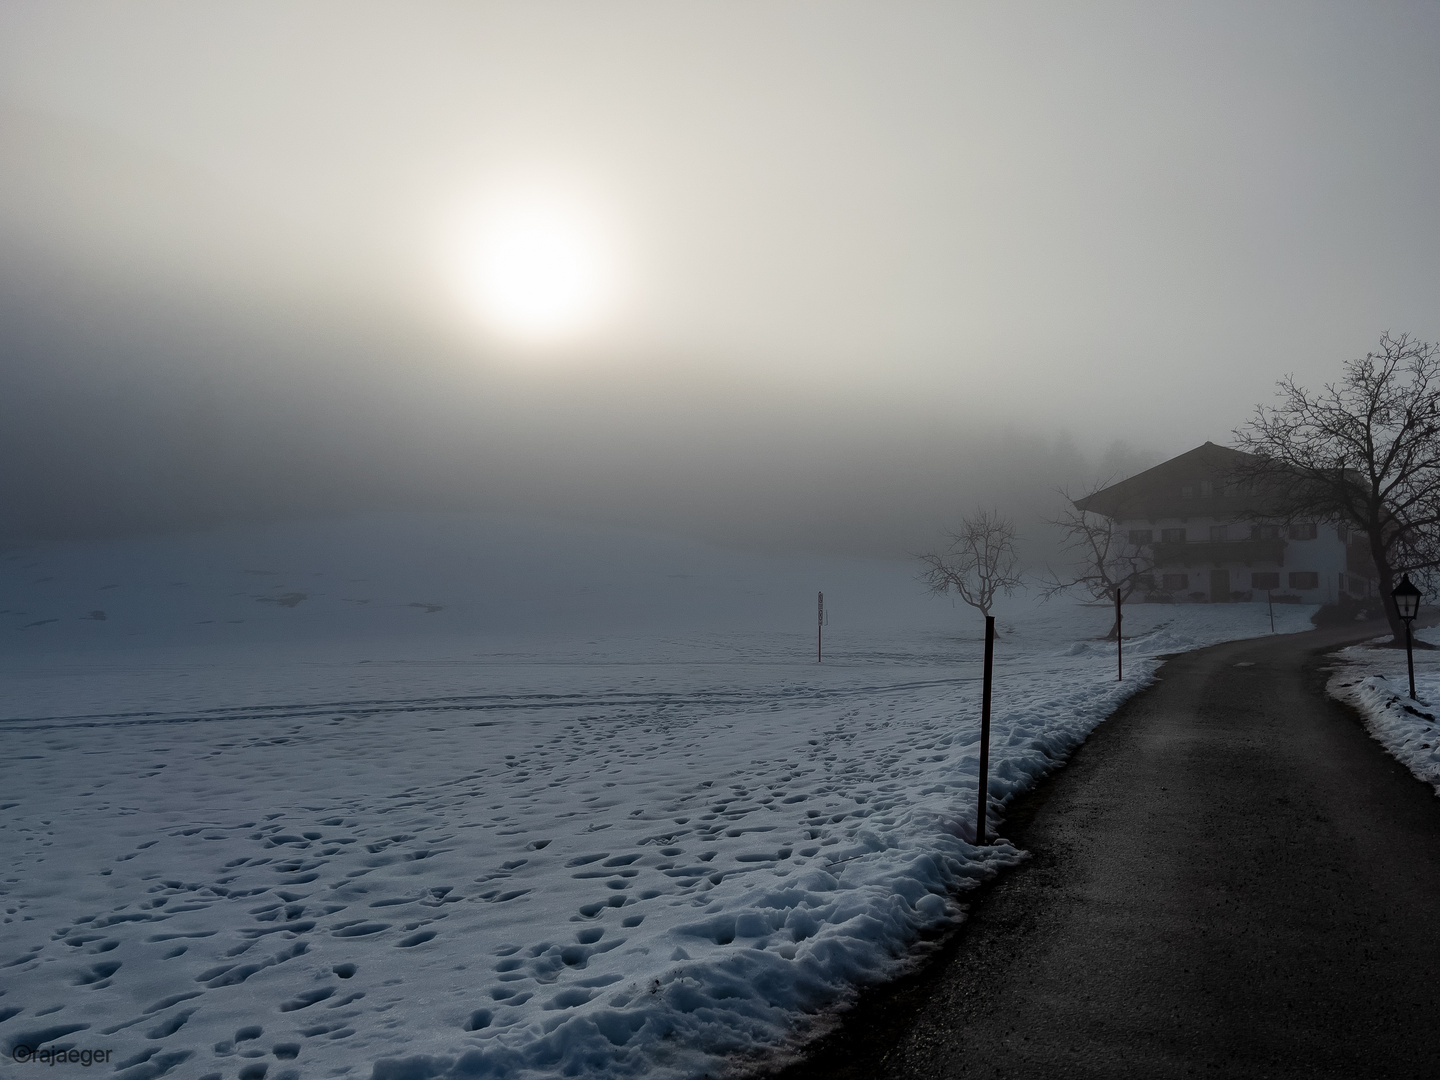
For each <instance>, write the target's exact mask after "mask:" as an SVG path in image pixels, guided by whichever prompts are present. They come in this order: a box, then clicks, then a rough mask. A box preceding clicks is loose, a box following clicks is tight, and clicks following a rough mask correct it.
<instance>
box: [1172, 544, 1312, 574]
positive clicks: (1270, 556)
mask: <svg viewBox="0 0 1440 1080" xmlns="http://www.w3.org/2000/svg"><path fill="white" fill-rule="evenodd" d="M1152 550H1153V551H1154V554H1155V565H1156V566H1157V567H1161V566H1224V565H1226V564H1229V563H1243V564H1244V565H1246V566H1256V565H1260V566H1284V565H1285V541H1284V540H1197V541H1184V540H1170V541H1164V540H1162V541H1160V542H1159V543H1156V544H1154V545H1152Z"/></svg>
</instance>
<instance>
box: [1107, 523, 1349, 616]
mask: <svg viewBox="0 0 1440 1080" xmlns="http://www.w3.org/2000/svg"><path fill="white" fill-rule="evenodd" d="M1218 526H1224V527H1225V528H1226V530H1227V536H1226V539H1227V540H1237V541H1238V540H1248V539H1249V538H1250V525H1249V524H1248V523H1245V524H1237V523H1236V522H1235V521H1233V520H1230V519H1220V518H1204V517H1191V518H1186V519H1183V520H1182V519H1179V518H1169V519H1158V520H1151V519H1138V518H1137V519H1131V520H1126V521H1121V522H1118V527H1119V528H1120V530H1121V532H1122V535H1123V536H1128V535H1129V534H1130V531H1131V530H1134V529H1144V530H1149V531H1150V532H1151V533H1152V534H1153V538H1154V540H1155V541H1159V540H1160V539H1161V537H1162V535H1163V532H1162V530H1165V529H1184V530H1185V539H1186V541H1187V542H1188V543H1209V542H1210V537H1211V533H1210V530H1211V528H1212V527H1218ZM1282 537H1283V532H1282ZM1283 557H1284V564H1283V565H1280V566H1276V565H1275V564H1273V563H1267V564H1263V565H1262V564H1259V563H1254V564H1250V565H1246V564H1245V563H1244V562H1241V561H1234V562H1220V563H1207V564H1203V565H1201V564H1194V565H1191V566H1188V567H1176V568H1173V569H1172V570H1171V572H1183V573H1186V574H1188V575H1189V587H1188V588H1187V589H1186V590H1185V593H1184V594H1183V595H1176V596H1175V600H1176V601H1179V602H1209V600H1210V569H1211V567H1212V566H1214V567H1221V568H1224V569H1226V570H1228V571H1229V574H1230V590H1231V592H1232V593H1233V592H1245V591H1247V590H1251V588H1252V587H1251V584H1250V581H1251V577H1250V575H1251V573H1252V572H1254V571H1267V570H1268V571H1278V572H1279V574H1280V587H1279V588H1278V589H1276V590H1275V593H1276V595H1277V596H1278V595H1282V594H1293V595H1297V596H1299V597H1300V598H1301V601H1302V602H1304V603H1307V604H1334V603H1338V602H1339V600H1340V597H1341V591H1340V590H1341V582H1342V580H1344V581H1345V582H1346V584H1347V586H1348V589H1347V591H1348V592H1349V593H1350V595H1351V596H1359V595H1362V594H1363V595H1368V594H1369V593H1370V592H1371V591H1373V586H1372V585H1371V584H1370V582H1369V581H1368V580H1366V579H1363V578H1360V577H1359V576H1356V578H1355V580H1354V581H1353V582H1352V581H1351V580H1350V577H1351V575H1350V574H1349V572H1348V571H1347V569H1346V566H1347V563H1346V542H1345V541H1343V540H1341V539H1340V533H1339V531H1338V530H1337V528H1336V526H1335V525H1334V524H1319V525H1317V526H1316V529H1315V539H1313V540H1291V539H1285V547H1284V555H1283ZM1166 569H1167V568H1163V567H1159V566H1157V567H1156V568H1155V578H1156V588H1157V591H1163V590H1161V589H1160V584H1161V575H1162V574H1163V573H1165V570H1166ZM1306 571H1309V572H1312V573H1314V574H1316V575H1317V577H1318V579H1319V581H1318V587H1317V588H1314V589H1297V588H1293V587H1291V586H1290V584H1289V582H1290V575H1291V574H1292V573H1303V572H1306ZM1362 582H1363V590H1361V589H1357V586H1361V584H1362ZM1193 592H1202V593H1204V594H1205V600H1204V601H1194V600H1193V598H1192V597H1191V596H1190V595H1189V594H1190V593H1193ZM1265 598H1266V597H1265V592H1264V591H1263V590H1255V591H1254V592H1253V593H1252V596H1251V598H1250V600H1251V602H1252V603H1254V602H1264V601H1265Z"/></svg>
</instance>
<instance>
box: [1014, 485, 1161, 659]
mask: <svg viewBox="0 0 1440 1080" xmlns="http://www.w3.org/2000/svg"><path fill="white" fill-rule="evenodd" d="M1103 486H1104V485H1096V486H1095V487H1094V488H1091V489H1090V490H1089V491H1087V492H1086V493H1085V495H1084V496H1082V497H1081V498H1080V499H1072V498H1070V495H1069V493H1068V492H1063V491H1062V492H1061V494H1062V495H1064V496H1065V499H1066V501H1068V502H1069V504H1070V507H1069V509H1067V510H1065V511H1064V512H1062V513H1061V514H1060V516H1059V517H1055V518H1051V519H1050V520H1049V524H1051V525H1054V526H1055V527H1056V528H1058V529H1059V530H1060V534H1061V540H1060V548H1061V550H1062V551H1063V552H1065V553H1066V554H1067V555H1069V556H1070V557H1071V560H1072V562H1071V568H1070V570H1069V571H1068V572H1067V573H1059V574H1057V573H1056V572H1055V571H1054V570H1051V571H1049V572H1048V573H1047V575H1046V578H1045V580H1044V581H1043V583H1042V586H1041V595H1042V596H1043V597H1044V598H1045V599H1047V600H1049V599H1050V598H1052V597H1055V596H1059V595H1060V594H1062V593H1077V592H1078V593H1081V594H1083V595H1085V596H1089V597H1090V598H1091V599H1094V600H1108V601H1111V602H1114V601H1115V600H1116V598H1117V593H1118V598H1119V601H1120V603H1121V604H1123V603H1124V602H1125V601H1126V600H1128V599H1129V598H1130V596H1131V594H1132V593H1134V591H1135V590H1136V589H1137V588H1140V587H1142V586H1143V585H1144V584H1145V580H1146V577H1147V575H1149V574H1150V572H1151V571H1152V570H1153V569H1154V568H1155V562H1154V559H1153V558H1152V557H1151V554H1150V548H1149V547H1148V546H1146V545H1139V544H1132V543H1131V542H1130V538H1129V535H1128V534H1126V533H1122V532H1121V531H1120V529H1119V527H1118V526H1117V524H1116V522H1115V521H1114V520H1112V519H1111V518H1108V517H1106V516H1105V515H1104V514H1097V513H1095V512H1094V511H1092V510H1081V509H1080V508H1079V507H1078V506H1076V505H1075V504H1076V503H1077V502H1081V501H1083V500H1084V499H1085V498H1086V497H1088V496H1090V495H1093V494H1094V493H1095V492H1096V491H1099V490H1101V488H1102V487H1103ZM1118 633H1119V627H1118V624H1112V625H1111V627H1110V633H1109V634H1107V635H1106V637H1107V639H1109V638H1113V637H1115V636H1116V635H1117V634H1118Z"/></svg>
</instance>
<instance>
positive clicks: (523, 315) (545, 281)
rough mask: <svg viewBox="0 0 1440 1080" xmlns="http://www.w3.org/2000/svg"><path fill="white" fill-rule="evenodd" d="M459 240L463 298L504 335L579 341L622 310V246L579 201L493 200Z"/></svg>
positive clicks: (549, 197)
mask: <svg viewBox="0 0 1440 1080" xmlns="http://www.w3.org/2000/svg"><path fill="white" fill-rule="evenodd" d="M455 241H456V242H455V244H454V245H453V250H454V251H455V258H454V259H453V260H452V265H453V275H454V281H455V286H456V289H457V291H458V293H459V295H460V299H461V301H462V302H463V303H464V305H465V306H466V308H467V309H468V310H469V311H470V312H471V313H472V314H473V315H474V316H475V317H477V318H478V319H479V320H480V321H481V322H482V324H483V325H484V326H485V327H486V328H487V329H489V330H490V331H492V332H493V333H496V334H498V335H500V336H503V337H506V338H509V339H512V340H515V341H519V342H530V343H548V342H558V341H564V340H571V339H574V338H576V337H578V336H581V335H583V334H584V333H585V332H586V331H589V330H592V329H593V328H594V327H595V326H596V325H597V324H598V323H599V322H601V321H602V320H603V317H604V316H605V315H607V314H608V313H609V312H610V310H611V309H612V307H613V305H614V302H615V299H616V294H617V292H618V288H619V268H618V265H617V258H616V253H615V245H614V243H613V241H612V240H611V239H610V237H608V236H607V235H606V230H605V229H603V228H602V227H601V225H600V222H599V220H598V217H597V215H595V214H594V213H593V212H591V211H589V210H588V209H587V208H586V207H584V206H583V205H581V204H579V203H578V202H577V201H576V200H574V199H567V198H565V197H563V196H561V195H558V194H556V193H553V192H544V191H539V192H527V193H515V194H509V195H506V196H502V197H499V198H494V199H491V200H488V201H487V202H486V203H485V204H484V205H482V206H481V207H480V208H478V209H477V210H475V211H472V212H471V213H470V214H468V215H467V220H465V221H464V222H463V223H462V224H461V226H460V227H459V228H458V230H457V231H456V236H455Z"/></svg>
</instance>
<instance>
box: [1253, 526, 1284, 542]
mask: <svg viewBox="0 0 1440 1080" xmlns="http://www.w3.org/2000/svg"><path fill="white" fill-rule="evenodd" d="M1250 539H1251V540H1279V539H1280V526H1279V525H1251V526H1250Z"/></svg>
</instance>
